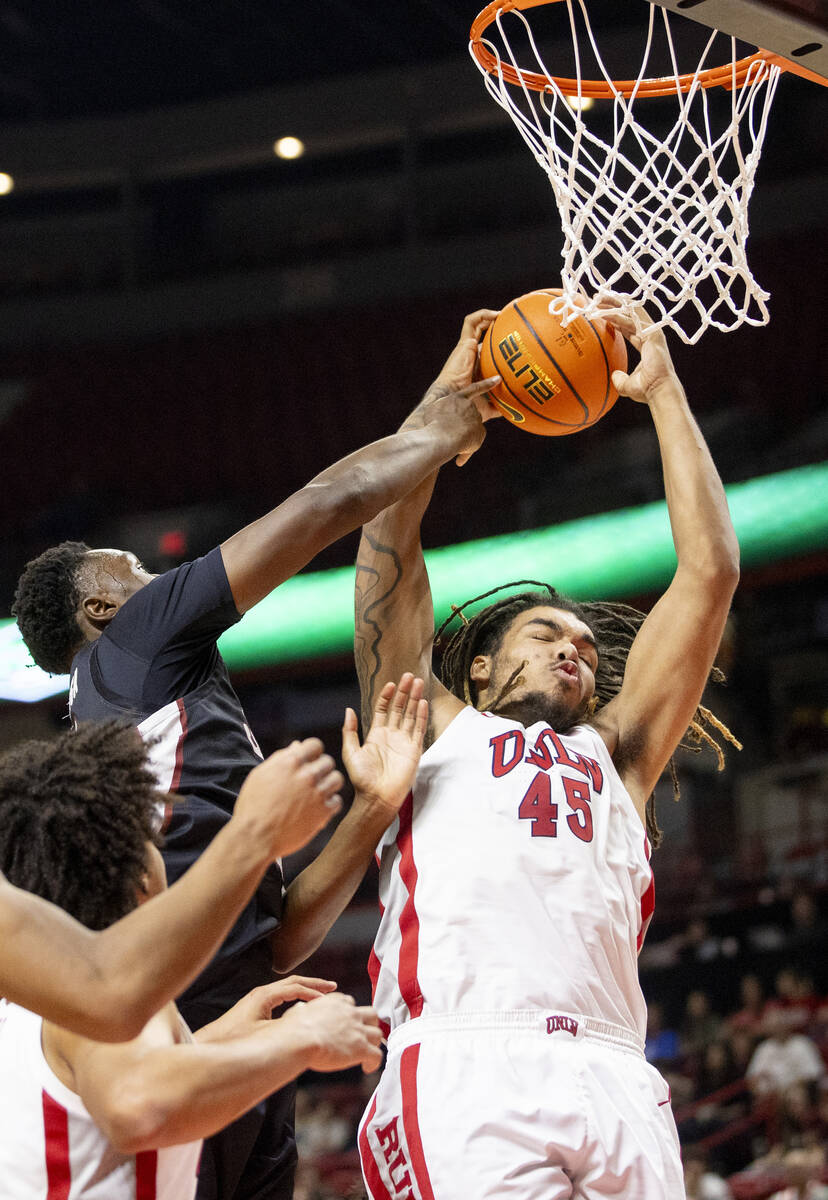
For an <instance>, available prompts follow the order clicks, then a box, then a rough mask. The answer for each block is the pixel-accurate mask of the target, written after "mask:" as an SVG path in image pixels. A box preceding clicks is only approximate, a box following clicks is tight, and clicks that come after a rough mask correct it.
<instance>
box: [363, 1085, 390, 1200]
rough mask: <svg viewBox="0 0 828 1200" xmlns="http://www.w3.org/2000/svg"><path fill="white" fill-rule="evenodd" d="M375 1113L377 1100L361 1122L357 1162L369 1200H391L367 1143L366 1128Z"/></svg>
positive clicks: (372, 1103)
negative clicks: (358, 1162)
mask: <svg viewBox="0 0 828 1200" xmlns="http://www.w3.org/2000/svg"><path fill="white" fill-rule="evenodd" d="M376 1111H377V1098H376V1096H374V1099H373V1100H372V1101H371V1107H370V1108H369V1110H368V1116H367V1117H366V1118H365V1120H364V1121H363V1122H362V1128H361V1129H360V1131H359V1139H358V1141H359V1161H360V1162H361V1163H362V1174H363V1175H364V1176H365V1183H366V1185H367V1187H368V1191H369V1193H370V1195H371V1200H392V1197H391V1193H390V1192H389V1190H388V1188H387V1187H386V1186H385V1184H384V1183H383V1181H382V1176H381V1175H380V1173H379V1167H378V1166H377V1160H376V1159H375V1158H374V1155H373V1153H372V1152H371V1146H370V1143H369V1141H368V1126H369V1125H370V1124H371V1122H372V1121H373V1119H374V1115H375V1114H376Z"/></svg>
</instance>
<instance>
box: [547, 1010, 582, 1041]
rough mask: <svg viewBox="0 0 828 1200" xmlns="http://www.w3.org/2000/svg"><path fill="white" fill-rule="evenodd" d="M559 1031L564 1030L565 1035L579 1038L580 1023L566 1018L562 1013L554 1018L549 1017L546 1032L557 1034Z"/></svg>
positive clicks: (572, 1018)
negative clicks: (568, 1034)
mask: <svg viewBox="0 0 828 1200" xmlns="http://www.w3.org/2000/svg"><path fill="white" fill-rule="evenodd" d="M558 1029H562V1030H563V1031H564V1033H571V1034H572V1036H573V1037H577V1036H578V1022H577V1021H576V1020H575V1019H574V1017H565V1016H563V1014H561V1013H555V1015H554V1016H553V1017H547V1018H546V1032H547V1033H555V1032H556V1030H558Z"/></svg>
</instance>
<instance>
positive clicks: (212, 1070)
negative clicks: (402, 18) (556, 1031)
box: [0, 675, 427, 1200]
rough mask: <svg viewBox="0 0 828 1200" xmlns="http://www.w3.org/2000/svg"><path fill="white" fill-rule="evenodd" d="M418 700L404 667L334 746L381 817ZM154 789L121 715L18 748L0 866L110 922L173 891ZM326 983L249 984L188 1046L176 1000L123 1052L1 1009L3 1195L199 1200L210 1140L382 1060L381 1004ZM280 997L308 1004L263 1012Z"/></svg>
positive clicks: (407, 766) (300, 837)
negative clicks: (269, 1106)
mask: <svg viewBox="0 0 828 1200" xmlns="http://www.w3.org/2000/svg"><path fill="white" fill-rule="evenodd" d="M421 695H422V681H421V680H416V681H415V680H413V679H412V678H411V676H410V675H409V676H405V677H404V678H403V679H402V680H401V681H400V684H399V686H398V687H395V686H394V685H393V684H392V685H389V686H388V687H386V688H385V689H383V692H382V694H381V696H380V699H379V702H378V704H377V708H376V712H375V715H374V722H373V724H372V727H371V729H370V730H369V732H368V735H367V737H366V739H365V744H364V745H362V746H360V744H359V741H358V738H357V734H356V716H355V714H353V713H352V712H350V711H349V712H348V714H347V715H346V721H345V726H344V729H343V757H344V759H345V762H346V764H347V767H348V770H349V772H350V774H351V778H352V782H353V784H354V787H355V789H356V791H357V792H358V793H362V792H363V791H365V790H366V789H367V790H369V791H370V793H371V795H372V796H373V798H374V801H375V803H378V804H382V805H384V806H386V807H387V809H388V812H389V818H390V816H391V815H392V814H393V812H394V810H395V809H396V808H398V807H399V805H400V804H401V803H402V800H403V798H404V796H405V794H406V793H407V791H408V788H409V787H410V783H411V780H412V778H413V775H414V771H415V769H416V765H417V761H418V759H419V755H420V752H421V749H422V742H423V736H424V733H425V728H426V720H427V705H426V704H425V702H424V701H422V700H421V698H420V697H421ZM281 753H284V752H281ZM269 761H270V760H269ZM267 766H268V763H264V764H262V766H261V767H259V768H258V771H259V772H261V771H264V770H266V768H267ZM253 774H254V775H255V772H254V773H253ZM157 800H158V795H157V791H156V787H155V780H154V776H153V773H152V771H151V770H150V769H149V767H148V764H147V754H146V748H145V747H144V746H143V745H142V743H141V741H140V739H139V738H138V737H137V736H136V734H135V730H134V729H133V728H131V727H129V726H126V725H124V724H123V723H103V724H100V725H92V724H89V725H85V726H84V727H83V728H82V729H81V730H80V731H79V732H78V733H76V734H66V735H63V736H62V737H60V738H58V739H56V740H55V741H52V742H26V743H24V744H23V745H21V746H19V747H17V748H16V749H15V750H13V751H11V752H10V753H8V754H7V755H5V756H4V757H3V758H2V759H0V869H2V870H3V871H4V872H5V873H6V875H7V876H8V878H9V879H10V880H11V881H12V882H13V883H14V885H15V886H18V887H25V888H27V889H31V890H32V891H34V892H35V893H36V894H38V895H39V896H41V897H43V898H44V899H48V900H50V901H52V902H54V903H56V904H58V905H60V906H61V907H63V908H64V909H65V910H66V912H67V913H69V914H70V915H71V916H72V917H74V918H75V919H76V920H78V921H81V922H82V923H84V924H85V925H87V926H88V927H90V928H92V929H100V928H105V927H106V926H107V925H110V924H111V923H112V922H114V921H116V920H118V919H119V918H122V917H123V916H124V915H125V914H127V913H129V912H130V911H131V910H132V909H134V908H135V906H136V904H140V903H141V902H143V901H144V900H149V901H150V902H151V898H152V897H153V896H155V895H157V894H158V893H159V892H160V891H162V890H163V888H164V886H165V876H164V865H163V860H162V859H161V856H160V854H159V852H158V850H157V848H156V845H155V840H156V835H155V833H154V824H155V808H156V804H157ZM296 807H297V811H296V812H295V813H294V814H293V815H292V816H291V818H290V821H289V823H288V824H287V826H286V832H287V833H288V834H289V835H290V836H289V837H288V844H289V845H290V847H291V849H297V848H299V847H300V846H301V845H303V844H304V843H305V841H306V840H307V837H308V836H309V832H310V833H312V832H313V828H311V829H310V831H309V828H308V823H307V820H306V816H305V814H303V813H302V812H301V806H296ZM335 986H336V985H335V984H333V983H332V982H330V981H328V980H320V979H305V978H301V977H298V976H294V977H291V978H289V979H286V980H283V981H281V982H277V983H270V984H268V985H266V986H263V987H259V988H257V989H255V990H254V991H253V992H252V993H251V994H250V995H248V996H247V997H245V998H244V999H243V1000H241V1001H240V1002H239V1003H238V1004H237V1005H235V1006H234V1008H233V1009H231V1010H230V1011H229V1012H228V1013H226V1014H225V1015H223V1016H222V1017H221V1018H220V1019H219V1020H217V1021H215V1022H213V1023H212V1024H210V1025H208V1026H206V1027H205V1028H203V1029H202V1030H200V1031H199V1032H198V1034H197V1035H196V1037H195V1039H194V1040H193V1039H192V1038H191V1036H190V1034H189V1031H188V1030H187V1028H186V1026H184V1025H183V1024H182V1022H181V1019H180V1017H179V1015H178V1012H177V1010H176V1007H175V1005H174V1004H173V1003H170V1004H168V1005H167V1006H166V1007H165V1009H164V1010H162V1012H160V1013H159V1014H158V1015H157V1016H155V1017H153V1018H152V1020H151V1021H150V1022H149V1023H148V1025H147V1026H146V1027H145V1028H144V1029H143V1030H142V1031H141V1033H140V1034H139V1036H138V1037H137V1038H135V1039H134V1040H132V1041H130V1042H127V1043H125V1044H123V1045H118V1046H112V1045H104V1044H102V1043H100V1042H99V1041H97V1040H95V1039H90V1038H88V1037H80V1036H78V1035H76V1034H73V1033H70V1032H68V1031H67V1030H65V1029H62V1028H60V1027H58V1026H57V1025H54V1024H52V1023H51V1022H48V1021H46V1022H44V1021H42V1020H41V1019H40V1018H39V1017H37V1016H35V1015H34V1014H33V1013H32V1012H29V1011H27V1010H25V1009H23V1008H21V1007H18V1006H17V1005H14V1004H9V1003H8V1002H7V1001H5V1000H4V1001H2V1002H0V1122H2V1127H3V1137H2V1139H0V1195H2V1196H3V1197H4V1198H7V1200H18V1198H19V1200H23V1197H28V1196H32V1195H46V1194H47V1192H48V1194H49V1195H50V1196H51V1195H55V1196H57V1195H61V1196H69V1195H72V1196H73V1197H75V1196H76V1197H78V1200H82V1198H83V1197H86V1196H89V1197H90V1200H91V1198H92V1197H97V1196H106V1198H107V1200H127V1198H134V1197H135V1196H154V1197H158V1200H191V1198H192V1197H193V1196H194V1194H195V1189H196V1173H197V1166H198V1160H199V1156H200V1153H201V1141H200V1139H201V1138H202V1137H204V1136H205V1135H206V1134H209V1133H212V1132H214V1131H215V1130H218V1129H220V1128H222V1127H223V1126H225V1125H226V1124H227V1123H228V1122H229V1121H232V1120H234V1119H235V1118H236V1117H238V1116H239V1114H240V1113H242V1112H244V1111H245V1110H246V1109H248V1108H249V1107H250V1106H251V1105H253V1104H255V1103H257V1102H258V1101H260V1100H261V1098H262V1097H263V1096H266V1095H267V1094H269V1093H270V1092H271V1091H273V1090H274V1089H275V1088H279V1087H282V1086H283V1085H284V1084H285V1083H286V1082H288V1081H289V1080H291V1079H293V1078H295V1077H296V1075H297V1074H299V1073H300V1072H301V1071H303V1070H306V1069H314V1070H322V1071H331V1070H340V1069H343V1068H345V1067H349V1066H353V1065H357V1064H359V1063H361V1064H362V1065H363V1066H364V1068H365V1069H366V1070H373V1069H375V1068H376V1066H377V1065H378V1064H379V1061H380V1051H379V1042H380V1036H381V1035H380V1030H379V1027H378V1024H377V1019H376V1014H375V1013H374V1012H373V1011H372V1010H371V1009H360V1008H356V1007H355V1006H354V1005H353V1001H351V1000H350V999H349V998H348V997H344V996H340V995H336V994H334V993H335ZM288 1001H300V1003H298V1004H296V1005H294V1007H293V1008H291V1009H290V1010H289V1011H288V1012H287V1013H286V1014H285V1016H283V1017H281V1018H280V1019H279V1020H278V1021H273V1020H271V1019H270V1017H271V1014H272V1011H273V1009H274V1008H276V1007H278V1006H279V1005H281V1004H284V1003H285V1002H288Z"/></svg>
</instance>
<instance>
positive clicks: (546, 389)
mask: <svg viewBox="0 0 828 1200" xmlns="http://www.w3.org/2000/svg"><path fill="white" fill-rule="evenodd" d="M560 295H561V291H560V289H559V288H544V289H542V290H540V291H537V292H528V293H527V294H526V295H525V296H518V298H517V299H516V300H513V301H512V302H511V304H507V305H506V307H505V308H504V309H502V310H501V312H500V313H498V315H497V317H496V318H495V320H494V322H493V324H492V325H491V326H490V327H489V329H488V330H487V332H486V334H485V336H484V338H483V340H482V342H481V343H480V376H481V378H482V379H485V378H486V377H487V376H488V375H500V377H501V382H500V383H499V384H497V386H496V387H494V388H492V390H491V391H490V392H488V393H487V395H488V396H489V398H490V399H491V400H492V401H493V403H495V404H496V405H497V407H498V408H499V409H500V411H501V412H502V413H503V415H504V416H505V417H508V419H509V420H510V421H512V422H513V423H514V424H515V425H517V427H518V429H525V430H527V432H529V433H540V434H544V435H545V436H546V437H560V436H562V435H563V434H567V433H577V432H578V431H579V430H581V429H586V428H587V426H588V425H594V424H595V422H596V421H599V420H600V419H601V417H603V416H604V415H605V414H606V413H608V412H609V410H610V409H611V408H612V406H613V404H615V401H616V400H617V399H618V392H617V391H616V390H615V388H614V387H613V386H612V373H613V371H626V370H627V346H626V343H625V341H624V338H623V337H622V335H621V334H620V333H619V332H618V330H617V329H613V327H612V326H611V325H608V324H607V323H606V321H602V320H601V319H600V318H597V319H595V320H591V321H590V320H587V318H586V317H576V318H575V319H574V320H573V321H571V322H570V323H569V324H568V325H567V326H566V327H564V326H562V325H561V322H560V319H559V318H558V317H556V316H554V315H553V314H552V313H550V311H549V303H550V301H551V300H553V299H554V298H555V297H556V296H560Z"/></svg>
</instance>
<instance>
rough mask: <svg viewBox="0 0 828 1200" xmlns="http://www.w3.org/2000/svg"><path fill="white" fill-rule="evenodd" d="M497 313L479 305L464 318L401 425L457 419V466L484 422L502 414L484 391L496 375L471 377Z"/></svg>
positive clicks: (479, 437) (477, 440) (476, 442)
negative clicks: (443, 358) (438, 367)
mask: <svg viewBox="0 0 828 1200" xmlns="http://www.w3.org/2000/svg"><path fill="white" fill-rule="evenodd" d="M496 316H497V313H496V311H495V310H494V309H491V308H481V309H478V310H477V312H473V313H469V315H468V316H467V317H465V318H464V320H463V328H462V330H461V332H460V340H459V341H458V343H457V345H456V346H455V347H454V349H453V350H452V352H451V354H450V355H449V356H448V358H447V359H446V362H445V364H444V366H443V369H442V370H441V371H440V374H439V375H438V376H437V378H436V379H435V380H434V382H433V383H432V384H431V386H430V387H429V389H428V390H427V392H426V394H425V396H424V397H423V399H422V400H421V401H420V403H419V404H418V405H417V407H416V408H415V409H414V412H413V413H412V414H411V416H410V417H409V418H408V419H407V421H406V422H405V424H404V425H403V428H406V426H408V427H412V426H414V427H416V426H422V425H427V424H428V423H429V422H431V421H434V420H449V421H455V420H458V419H459V421H460V422H461V424H462V425H463V426H464V429H463V436H462V438H461V442H460V445H461V448H460V452H459V453H458V454H457V456H456V458H455V462H456V463H457V465H458V467H462V466H463V464H464V463H466V462H468V460H469V459H470V458H471V456H472V454H474V452H475V450H478V449H479V448H480V446H481V445H482V443H483V439H484V437H485V436H486V431H485V429H484V428H483V424H484V422H486V421H491V420H493V419H494V418H495V417H500V416H502V415H503V414H502V413H501V412H500V410H499V409H498V408H496V407H495V405H493V404H492V403H491V401H490V400H489V399H488V398H487V395H486V393H487V392H488V391H489V390H490V389H491V388H493V387H494V385H495V384H496V383H499V382H500V376H499V375H492V376H491V377H490V378H488V379H480V380H476V381H475V380H474V376H475V373H476V370H477V348H478V343H479V342H480V339H481V338H482V336H483V334H484V333H485V332H486V330H487V329H488V328H489V326H490V325H491V323H492V321H493V320H494V319H495V317H496Z"/></svg>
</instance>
